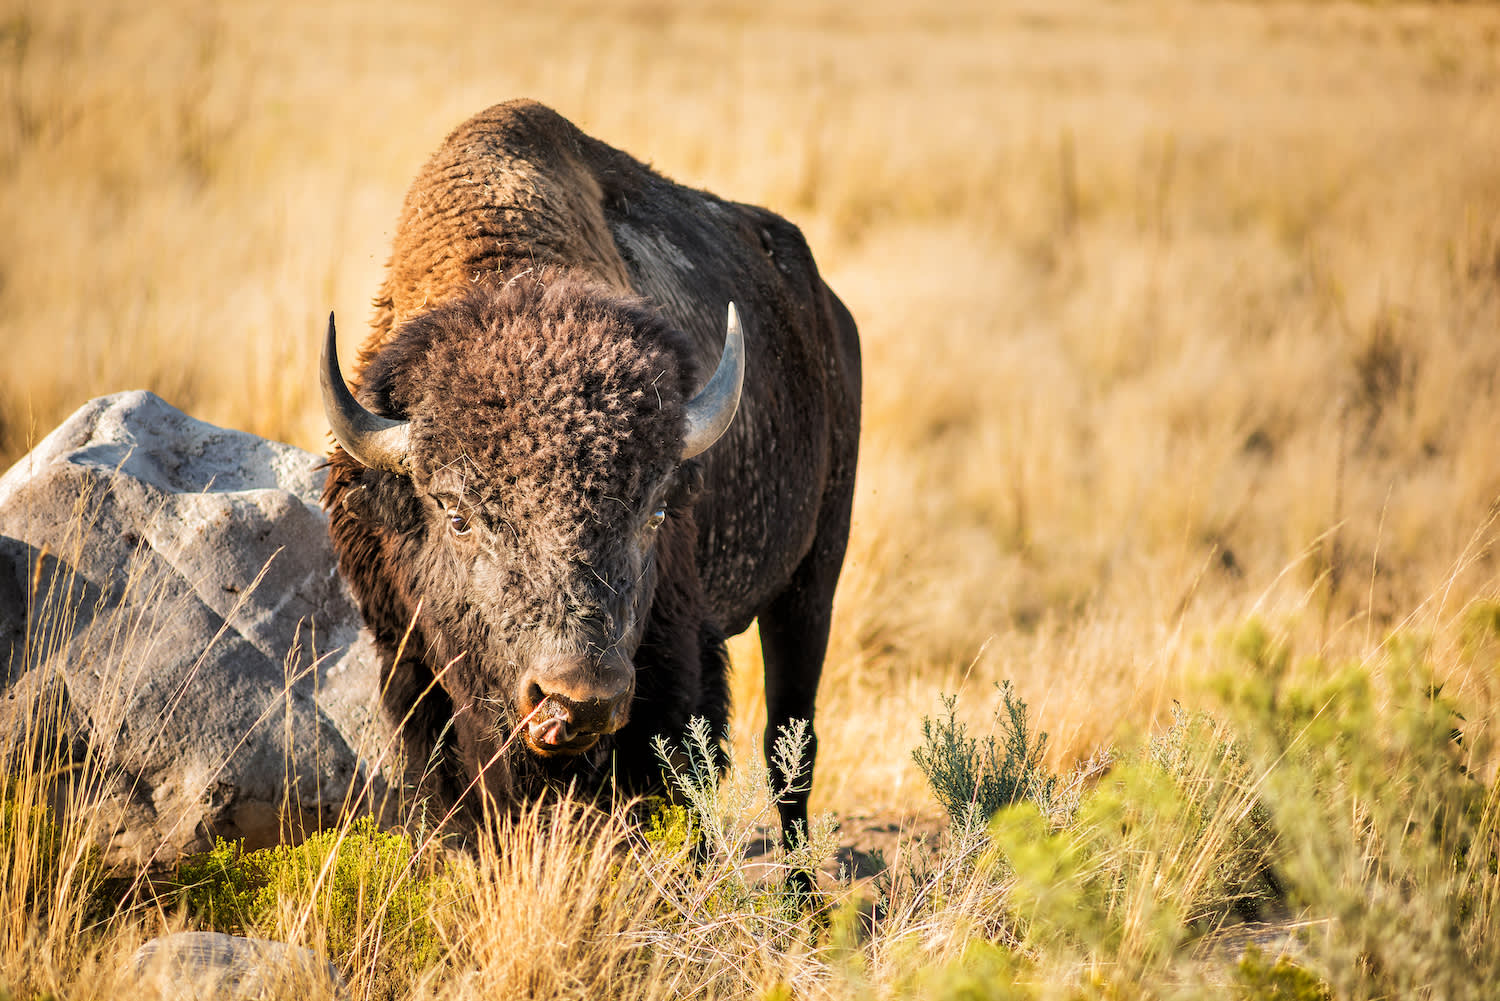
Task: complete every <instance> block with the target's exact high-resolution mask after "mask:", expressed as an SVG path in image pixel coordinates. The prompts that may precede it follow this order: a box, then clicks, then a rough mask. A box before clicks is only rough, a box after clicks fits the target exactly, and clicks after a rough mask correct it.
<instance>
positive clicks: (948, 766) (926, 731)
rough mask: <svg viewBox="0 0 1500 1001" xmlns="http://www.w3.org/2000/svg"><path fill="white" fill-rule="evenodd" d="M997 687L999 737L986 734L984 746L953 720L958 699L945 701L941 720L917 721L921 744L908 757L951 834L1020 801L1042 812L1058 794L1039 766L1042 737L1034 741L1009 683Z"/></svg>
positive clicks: (1023, 708)
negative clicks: (942, 812) (940, 809)
mask: <svg viewBox="0 0 1500 1001" xmlns="http://www.w3.org/2000/svg"><path fill="white" fill-rule="evenodd" d="M998 687H999V691H1000V705H999V707H998V708H997V709H996V710H995V729H996V731H997V733H998V736H996V735H994V734H991V735H988V736H986V737H985V738H984V739H983V741H981V740H980V739H979V738H977V737H971V736H969V730H968V727H967V726H966V725H965V724H964V723H962V722H961V721H960V720H959V719H958V715H957V711H956V706H957V703H958V699H957V696H945V697H944V698H943V707H944V710H945V714H944V715H943V716H942V717H940V718H938V719H930V718H928V717H925V716H924V717H923V718H922V744H921V746H920V747H917V748H916V749H915V750H913V751H912V758H913V759H915V760H916V763H917V767H918V768H920V769H921V770H922V774H923V775H925V776H926V777H927V781H928V783H929V784H930V785H931V786H932V792H933V795H935V796H936V797H937V800H938V802H939V803H940V804H942V806H943V809H944V810H946V811H947V812H948V817H949V820H950V821H951V822H952V824H953V827H954V829H955V830H961V831H968V830H972V829H975V828H978V827H981V826H983V825H984V824H985V822H986V821H988V820H989V819H990V818H991V817H993V816H994V815H995V814H996V813H998V812H999V811H1000V810H1001V809H1003V808H1005V807H1007V806H1010V805H1011V804H1012V803H1016V802H1018V801H1020V800H1023V799H1024V800H1031V801H1033V802H1035V803H1037V804H1039V805H1040V806H1042V808H1043V809H1044V810H1045V809H1046V808H1047V807H1048V806H1049V805H1050V803H1051V802H1052V798H1053V794H1054V793H1055V792H1056V789H1057V778H1056V776H1053V775H1050V774H1048V773H1047V771H1046V769H1045V768H1044V767H1043V765H1042V756H1043V754H1044V753H1045V752H1046V750H1047V734H1045V733H1040V734H1036V735H1034V736H1033V734H1032V729H1031V722H1030V721H1029V720H1028V719H1027V709H1026V703H1025V702H1024V701H1023V700H1022V699H1021V698H1020V697H1019V696H1018V695H1016V693H1015V689H1014V688H1012V687H1011V683H1010V682H1009V681H1006V682H1002V683H1001V684H1000V685H999V686H998Z"/></svg>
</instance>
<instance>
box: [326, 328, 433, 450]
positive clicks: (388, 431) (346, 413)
mask: <svg viewBox="0 0 1500 1001" xmlns="http://www.w3.org/2000/svg"><path fill="white" fill-rule="evenodd" d="M318 378H319V381H320V382H322V384H323V415H324V416H325V417H327V418H328V426H329V427H330V428H332V429H333V437H334V440H335V441H337V442H338V443H339V444H340V445H342V446H344V451H346V452H348V453H349V454H350V455H352V456H353V457H354V458H355V459H356V460H358V461H359V462H360V463H361V464H363V465H366V466H369V467H370V468H371V469H385V470H389V471H390V472H392V473H400V474H402V475H405V474H406V472H407V468H406V449H407V439H408V437H409V427H410V422H409V421H393V420H391V419H390V418H389V417H381V416H380V415H379V414H372V413H371V412H370V411H368V410H366V409H365V408H364V407H362V406H360V404H359V401H358V400H356V399H355V398H354V394H353V393H351V392H349V387H348V386H346V385H344V373H342V372H340V371H339V349H338V345H337V344H336V343H335V341H334V333H333V314H332V313H329V314H328V339H327V340H326V341H324V342H323V361H322V363H321V364H320V365H319V366H318Z"/></svg>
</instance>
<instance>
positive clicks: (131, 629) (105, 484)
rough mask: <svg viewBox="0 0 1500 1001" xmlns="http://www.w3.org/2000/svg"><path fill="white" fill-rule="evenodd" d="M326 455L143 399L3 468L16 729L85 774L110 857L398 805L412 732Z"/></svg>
mask: <svg viewBox="0 0 1500 1001" xmlns="http://www.w3.org/2000/svg"><path fill="white" fill-rule="evenodd" d="M320 463H321V457H319V456H315V455H313V454H312V453H309V452H304V451H302V450H300V449H296V448H293V447H291V446H289V445H283V444H280V443H278V442H272V441H267V440H265V439H262V438H257V437H255V436H254V435H250V434H245V433H243V432H239V431H230V430H225V429H223V428H218V427H214V426H212V425H210V424H205V423H203V422H202V421H197V420H194V419H192V418H190V417H188V416H186V415H185V414H183V413H182V412H180V411H178V410H176V409H175V408H173V407H171V406H170V405H168V404H167V403H166V402H164V401H163V400H161V399H160V398H159V397H157V396H155V395H153V394H151V393H144V392H131V393H121V394H118V395H115V396H109V397H104V398H101V399H97V400H93V401H91V402H90V403H88V404H86V405H85V406H83V407H82V408H81V409H80V410H78V412H77V413H75V414H73V416H72V417H70V418H69V419H68V420H67V421H66V422H64V423H63V424H62V425H61V426H60V427H58V428H57V429H56V430H55V431H53V432H52V433H51V434H50V435H48V436H47V437H46V438H45V439H44V440H43V441H42V442H41V444H40V445H38V446H37V447H36V448H35V449H34V450H33V451H32V452H31V453H29V454H28V455H26V456H25V457H24V458H22V459H21V460H20V461H19V462H17V463H16V464H15V465H14V466H13V467H11V469H10V470H9V471H8V472H7V473H6V474H5V475H4V476H3V477H0V666H3V667H4V674H3V675H0V692H3V702H0V714H3V718H0V742H3V744H4V751H5V753H6V754H7V755H8V756H9V757H10V758H11V759H12V760H11V761H10V763H9V764H10V767H12V768H14V767H17V763H16V761H15V758H16V756H21V757H22V758H23V759H25V758H29V759H30V760H29V761H24V760H23V761H22V762H21V763H20V767H29V768H33V769H40V770H45V771H47V772H48V773H50V774H64V773H65V774H67V775H69V776H71V777H72V782H71V784H70V785H69V786H68V790H69V794H68V795H67V796H66V797H64V798H65V799H66V800H68V801H69V802H70V803H71V804H72V808H73V809H75V810H77V809H79V804H84V809H86V810H87V811H88V816H87V818H86V819H87V820H88V821H89V822H90V823H91V824H92V825H93V829H94V830H95V831H96V836H97V838H98V840H99V841H100V843H101V846H102V847H103V848H104V852H105V861H106V862H109V863H115V862H126V861H129V862H133V863H136V864H142V863H146V862H150V861H165V860H169V859H171V858H173V857H175V856H177V855H180V854H182V853H184V852H190V851H198V850H202V849H205V848H208V847H211V845H212V841H213V838H214V837H215V836H221V837H224V838H229V839H235V838H244V839H245V840H246V843H247V847H248V848H255V847H260V846H263V845H266V844H271V843H276V842H280V841H288V840H293V841H294V840H297V839H299V838H300V837H301V836H302V835H304V834H305V833H308V832H310V831H312V830H316V829H319V828H321V827H324V826H327V825H328V824H330V823H332V822H333V821H334V820H336V819H337V818H338V817H339V816H340V815H347V814H348V813H350V812H367V811H371V810H381V809H382V808H383V805H384V804H386V801H387V798H388V795H389V792H390V789H389V787H388V786H387V784H386V780H385V776H387V775H399V774H400V772H399V768H398V764H397V763H396V762H394V761H392V760H391V756H392V755H393V754H394V753H395V751H394V748H395V746H396V741H395V740H394V739H393V737H392V735H391V733H390V732H389V729H388V728H387V727H386V726H385V724H384V722H383V720H382V718H381V716H380V713H379V710H378V703H379V700H378V698H377V697H376V686H377V684H378V681H377V677H378V667H377V660H376V657H375V653H374V649H373V646H372V645H371V644H370V642H369V638H368V636H367V635H363V634H362V633H361V627H360V619H359V614H358V612H357V610H356V608H355V606H354V604H353V602H352V600H351V598H350V596H349V594H348V591H347V590H346V588H345V587H344V584H343V582H342V580H341V579H340V578H339V576H338V575H337V573H336V572H335V567H334V558H333V554H332V552H331V550H330V548H329V545H328V539H327V527H326V521H325V519H324V516H323V513H322V511H321V509H320V508H319V506H318V495H319V492H320V490H321V488H322V479H323V474H322V472H321V471H320V470H319V468H318V467H319V465H320ZM53 759H58V760H53ZM80 783H81V784H80Z"/></svg>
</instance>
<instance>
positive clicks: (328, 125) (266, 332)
mask: <svg viewBox="0 0 1500 1001" xmlns="http://www.w3.org/2000/svg"><path fill="white" fill-rule="evenodd" d="M523 95H525V96H532V97H536V98H539V99H541V100H543V101H546V102H548V103H550V104H552V105H553V106H555V107H557V108H558V109H559V110H560V111H562V112H563V113H564V114H566V115H568V116H569V117H571V118H572V119H574V120H575V121H576V122H578V123H579V124H580V125H581V126H582V127H584V128H585V129H587V130H589V131H591V132H593V133H594V134H596V135H598V136H600V137H601V138H604V139H606V140H608V141H610V142H613V143H615V144H616V145H619V146H621V147H623V148H625V149H627V150H630V151H632V152H634V153H635V154H637V155H639V156H641V157H643V158H645V159H648V160H650V161H651V162H652V163H653V164H654V165H656V166H657V167H658V168H659V169H661V170H662V171H664V172H665V173H667V174H669V175H670V176H673V177H675V178H677V179H679V180H682V181H685V182H688V183H694V184H698V185H701V186H704V187H708V188H711V189H713V190H715V191H716V192H718V193H720V194H724V195H727V196H729V197H734V198H737V199H741V200H745V201H752V202H759V203H762V204H765V205H768V206H770V207H772V208H774V209H776V210H778V211H780V212H782V213H783V214H785V215H787V216H789V217H790V218H792V219H793V220H794V221H795V222H797V223H798V224H799V225H801V226H802V227H803V229H804V231H805V232H806V233H807V234H808V237H809V240H810V242H811V243H812V245H813V248H814V251H815V253H816V254H817V255H818V259H819V262H820V264H821V266H822V268H823V269H824V272H825V274H826V276H827V277H828V279H829V281H830V283H831V284H832V285H833V286H834V288H835V289H837V290H838V291H839V293H840V295H841V296H842V297H843V298H844V299H845V301H846V302H847V303H848V304H849V306H850V308H851V309H852V310H853V312H854V314H855V316H856V318H857V319H858V321H859V324H860V329H861V332H862V335H863V340H864V350H865V359H866V361H865V372H866V377H865V401H866V410H865V421H864V447H863V454H862V456H861V469H860V489H859V496H858V500H857V507H856V523H855V528H854V535H853V538H852V539H851V546H850V553H849V559H848V562H847V564H846V569H845V575H844V578H843V582H842V584H841V591H840V598H839V606H838V619H837V624H836V627H835V638H834V644H833V649H832V651H831V656H830V660H829V664H828V667H827V671H826V673H825V680H824V685H823V691H822V695H821V700H820V706H819V713H820V716H819V731H820V736H821V749H820V762H819V778H818V786H817V789H816V790H815V796H814V806H815V807H816V808H822V809H832V810H835V811H838V812H840V813H871V812H882V813H892V812H893V813H897V814H911V813H924V814H933V813H935V812H936V807H935V804H934V803H933V801H932V799H931V797H930V795H929V794H928V792H927V790H926V789H925V788H924V787H923V784H922V781H921V778H920V776H919V775H918V774H917V772H916V770H915V769H914V767H913V765H912V763H911V760H910V749H911V748H912V747H913V746H915V744H916V743H917V741H918V739H919V738H918V735H919V730H918V723H919V720H920V717H922V716H923V715H924V714H933V713H935V712H936V711H937V709H938V696H939V694H940V693H941V692H944V691H950V692H951V691H962V692H963V693H964V698H963V699H962V700H961V702H960V705H961V706H962V705H964V704H965V703H967V704H969V705H971V706H974V707H975V710H976V711H978V710H982V709H983V708H984V707H986V706H988V705H989V704H990V702H991V701H992V699H991V697H990V695H991V688H990V686H991V684H992V682H993V681H995V680H997V679H1001V678H1008V679H1012V680H1014V681H1015V683H1016V685H1017V687H1018V689H1019V691H1020V692H1021V694H1022V695H1023V696H1024V697H1025V698H1026V699H1027V701H1028V702H1030V703H1031V705H1032V708H1033V711H1034V713H1035V715H1036V719H1037V722H1038V724H1039V725H1040V726H1041V727H1043V728H1045V729H1047V730H1048V731H1050V732H1051V733H1052V736H1053V742H1052V745H1051V747H1052V753H1053V755H1054V758H1055V761H1056V763H1058V764H1063V763H1067V762H1069V761H1071V760H1073V759H1075V758H1078V757H1080V756H1084V755H1087V754H1088V753H1089V752H1090V751H1091V750H1092V749H1094V748H1095V747H1096V746H1098V745H1100V744H1101V743H1104V742H1106V741H1108V740H1110V739H1113V738H1116V737H1119V736H1120V735H1122V734H1124V733H1128V732H1137V733H1139V732H1143V731H1145V730H1146V729H1147V728H1148V727H1150V726H1151V725H1152V724H1153V723H1159V722H1160V721H1161V720H1163V718H1164V717H1165V714H1166V710H1167V708H1168V706H1169V705H1170V704H1171V702H1172V700H1173V699H1174V698H1182V697H1186V696H1187V695H1188V694H1189V693H1191V692H1192V691H1193V688H1194V684H1195V681H1196V679H1197V676H1198V674H1199V672H1201V671H1202V669H1203V668H1202V665H1203V664H1204V663H1205V662H1206V661H1207V660H1211V658H1205V657H1204V656H1203V652H1204V651H1205V649H1207V648H1209V647H1211V646H1212V645H1213V644H1214V642H1215V641H1216V637H1217V636H1218V635H1219V634H1220V633H1221V632H1222V631H1224V630H1225V629H1228V628H1231V627H1233V626H1234V625H1235V624H1237V623H1239V622H1241V621H1243V620H1244V619H1245V618H1246V617H1247V616H1250V615H1252V614H1255V615H1260V616H1262V617H1264V618H1265V619H1267V620H1268V621H1271V622H1273V623H1274V624H1275V628H1276V629H1277V630H1278V631H1279V632H1280V633H1282V634H1284V635H1286V636H1289V637H1294V638H1295V639H1296V640H1297V641H1298V643H1299V644H1300V646H1301V648H1302V649H1305V650H1313V651H1317V652H1319V653H1321V654H1323V655H1325V656H1327V657H1329V658H1331V659H1335V658H1338V657H1341V656H1347V655H1360V656H1363V655H1364V654H1365V653H1366V652H1367V651H1368V650H1370V649H1372V648H1374V646H1376V645H1378V642H1379V640H1380V638H1381V637H1382V636H1383V635H1384V634H1385V633H1386V632H1388V631H1389V630H1390V629H1392V628H1393V627H1396V626H1405V627H1407V628H1409V629H1412V630H1415V631H1419V632H1420V631H1435V632H1441V628H1440V627H1443V626H1445V625H1446V624H1448V623H1451V622H1452V621H1453V620H1454V618H1455V617H1456V616H1457V615H1459V614H1460V613H1461V612H1462V610H1463V609H1464V608H1465V606H1467V605H1468V604H1469V603H1470V602H1471V601H1473V600H1475V599H1477V598H1485V597H1487V598H1493V597H1494V596H1495V595H1496V594H1497V572H1496V571H1497V568H1496V563H1495V559H1496V557H1495V553H1494V543H1495V538H1496V525H1495V524H1494V516H1495V512H1496V511H1497V509H1500V508H1497V502H1500V447H1497V443H1500V381H1497V380H1500V11H1496V10H1495V9H1493V8H1488V7H1482V6H1463V7H1459V6H1446V5H1443V6H1430V7H1429V6H1425V5H1415V4H1412V5H1394V6H1387V5H1376V6H1351V5H1343V4H1314V5H1292V4H1265V5H1255V4H1220V3H1180V4H1178V3H1144V4H1106V3H1097V2H1072V3H1054V2H1046V3H1043V2H1037V3H1014V4H999V3H990V2H978V0H973V2H958V3H949V4H945V5H941V7H940V8H934V9H929V8H928V5H922V4H918V3H914V2H913V3H901V2H897V0H877V2H876V3H874V4H868V5H863V6H858V7H856V6H855V5H846V4H840V3H832V2H822V3H818V2H812V3H808V2H797V3H792V2H790V0H771V2H763V3H757V4H749V3H715V4H704V5H692V6H688V5H674V4H671V3H665V2H657V3H652V2H599V3H589V4H572V5H568V4H557V3H551V2H549V3H524V2H516V3H508V4H504V5H487V4H480V3H474V2H463V0H453V2H438V3H429V2H423V3H414V2H412V3H399V2H398V3H392V4H386V5H381V6H380V7H379V9H378V10H377V9H376V8H372V7H371V6H370V5H368V4H355V3H347V2H344V3H328V4H318V5H298V4H291V3H284V2H279V0H265V2H260V3H250V4H210V5H206V6H205V5H203V4H198V3H191V4H189V3H186V2H180V0H165V2H161V3H156V4H153V5H150V6H149V9H143V8H142V5H135V4H128V3H119V4H105V5H102V6H101V5H98V4H93V3H90V4H83V3H80V2H77V0H55V2H49V3H40V2H36V3H24V2H18V0H7V2H5V3H4V4H3V7H0V229H3V231H4V232H5V233H6V234H7V237H8V238H7V240H6V241H4V245H3V246H0V344H3V345H5V349H6V357H7V366H6V367H5V370H4V372H3V373H0V455H3V456H4V457H5V458H14V457H16V456H18V455H19V454H20V453H21V452H22V451H24V450H25V448H26V447H27V446H28V444H29V443H31V442H32V441H34V440H35V439H37V438H39V437H40V435H41V434H43V433H45V431H46V430H47V429H49V428H50V427H52V426H53V425H54V424H55V423H57V422H58V421H59V420H60V419H61V418H62V417H63V416H64V415H65V414H66V413H68V412H70V411H71V410H72V409H73V408H74V407H76V406H77V405H79V404H80V403H82V402H83V401H84V400H85V399H87V398H89V397H91V396H95V395H98V394H102V393H106V392H112V391H115V390H120V389H127V388H137V387H142V388H149V389H153V390H155V391H157V392H158V393H161V394H162V395H163V396H165V397H166V398H167V399H168V400H169V401H170V402H172V403H174V404H176V405H178V406H181V407H183V408H184V409H186V410H188V411H190V412H192V413H194V414H195V415H196V416H199V417H202V418H205V419H208V420H212V421H216V422H219V423H223V424H227V425H231V426H235V427H240V428H245V429H248V430H251V431H255V432H258V433H262V434H266V435H271V436H274V437H278V438H281V439H283V440H287V441H291V442H293V443H295V444H298V445H301V446H303V447H306V448H311V449H315V450H316V449H320V448H322V447H323V445H324V440H325V439H324V428H325V425H324V423H323V419H322V416H321V412H320V409H319V405H318V402H317V396H316V392H315V389H314V384H315V380H314V379H313V377H312V372H313V364H314V361H315V350H316V343H317V332H318V330H319V323H320V322H321V320H320V317H322V316H323V315H324V314H325V313H326V311H327V310H328V309H329V308H335V309H337V310H339V312H340V313H341V315H344V316H346V317H347V316H350V315H351V314H352V315H354V316H359V315H360V313H361V311H362V310H363V309H365V308H366V305H365V304H366V303H367V302H368V298H369V296H371V295H372V294H373V292H374V290H375V288H376V286H377V284H378V281H379V275H380V272H381V268H382V265H383V261H384V257H385V254H386V251H387V243H388V234H389V232H390V229H391V226H392V225H393V223H394V220H395V217H396V212H397V208H398V206H399V202H400V198H401V196H402V193H403V191H404V187H405V185H406V183H407V181H408V180H409V179H410V177H411V176H412V175H413V174H414V173H415V171H416V170H417V168H418V167H419V166H420V164H421V163H422V161H423V160H424V159H425V157H426V156H427V155H428V153H429V152H430V150H431V149H432V148H434V147H435V145H436V144H437V143H438V141H439V140H440V139H441V137H442V136H443V135H444V134H445V133H446V132H447V130H449V129H450V128H451V127H452V126H454V125H455V124H457V123H458V122H459V121H460V120H462V119H463V118H464V117H466V116H467V115H469V114H471V113H472V112H474V111H476V110H478V109H480V108H482V107H484V106H486V105H487V104H489V103H492V102H494V101H498V100H501V99H504V98H508V97H514V96H523ZM344 329H345V332H346V333H345V336H346V337H347V338H348V339H349V342H350V343H349V345H348V346H346V350H347V349H348V348H350V347H352V345H353V343H354V342H355V341H356V340H357V339H358V338H359V337H360V336H362V334H361V331H360V330H359V327H358V324H357V323H352V322H349V321H348V320H346V321H345V324H344ZM1448 634H1451V630H1449V633H1448ZM733 649H734V652H735V654H736V659H737V661H738V666H737V669H736V675H735V682H734V689H735V701H736V724H735V725H736V730H735V733H736V744H737V749H738V751H737V753H738V754H739V756H740V757H741V758H742V759H743V758H747V757H750V756H753V755H755V754H757V753H758V751H757V750H756V748H757V747H758V744H759V736H758V729H759V727H760V725H761V724H760V722H759V721H758V720H757V718H756V714H757V713H758V712H761V713H763V705H762V703H761V702H760V701H759V700H760V697H761V696H760V690H759V679H758V662H757V653H756V650H755V646H754V640H753V637H747V638H745V639H741V640H738V641H736V643H735V645H734V648H733ZM1435 663H1436V664H1437V669H1438V671H1439V673H1440V674H1449V675H1451V676H1452V677H1451V679H1450V681H1451V683H1452V684H1453V685H1454V686H1456V687H1457V689H1458V690H1460V691H1462V693H1463V694H1464V695H1465V696H1467V697H1469V698H1471V699H1474V700H1476V702H1475V705H1476V706H1477V711H1478V712H1481V713H1482V714H1483V716H1484V719H1483V720H1482V721H1475V722H1476V723H1479V722H1485V723H1487V722H1492V721H1493V718H1494V715H1495V711H1496V709H1497V707H1500V702H1497V699H1496V679H1495V677H1494V676H1493V666H1492V665H1488V666H1476V665H1475V664H1474V663H1473V662H1470V661H1465V660H1462V659H1460V658H1456V657H1448V658H1444V657H1441V656H1439V657H1436V658H1435ZM762 718H763V717H762Z"/></svg>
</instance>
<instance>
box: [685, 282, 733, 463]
mask: <svg viewBox="0 0 1500 1001" xmlns="http://www.w3.org/2000/svg"><path fill="white" fill-rule="evenodd" d="M744 383H745V335H744V333H743V332H741V330H740V315H739V313H738V312H737V311H736V310H735V308H734V303H732V302H731V303H730V304H729V318H728V322H727V329H726V330H725V332H724V354H723V355H722V356H721V357H720V358H719V367H718V368H717V369H715V370H714V374H713V377H712V378H710V379H709V380H708V385H706V386H704V387H703V388H702V389H700V390H698V395H697V396H694V397H693V398H692V399H691V400H689V401H688V402H687V406H686V407H685V408H684V410H685V417H686V420H687V430H686V432H685V433H684V434H683V436H682V457H683V458H684V459H691V458H692V457H693V456H695V455H698V454H700V453H702V452H705V451H707V450H708V447H709V446H710V445H712V444H713V443H714V442H716V441H718V440H719V437H720V436H721V435H722V434H723V433H724V432H725V431H727V430H729V424H730V422H731V421H733V420H734V414H735V411H736V410H738V409H739V405H740V389H741V387H742V386H743V385H744Z"/></svg>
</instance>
